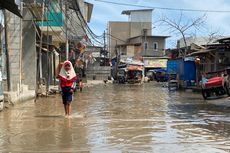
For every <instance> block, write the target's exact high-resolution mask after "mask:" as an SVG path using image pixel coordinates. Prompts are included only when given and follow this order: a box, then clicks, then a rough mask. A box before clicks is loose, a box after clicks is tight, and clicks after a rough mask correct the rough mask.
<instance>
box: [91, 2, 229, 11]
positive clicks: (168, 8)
mask: <svg viewBox="0 0 230 153" xmlns="http://www.w3.org/2000/svg"><path fill="white" fill-rule="evenodd" d="M94 1H97V2H101V3H108V4H114V5H122V6H133V7H141V8H148V9H159V10H168V11H185V12H207V13H230V10H205V9H186V8H170V7H158V6H145V5H136V4H128V3H118V2H111V1H105V0H94Z"/></svg>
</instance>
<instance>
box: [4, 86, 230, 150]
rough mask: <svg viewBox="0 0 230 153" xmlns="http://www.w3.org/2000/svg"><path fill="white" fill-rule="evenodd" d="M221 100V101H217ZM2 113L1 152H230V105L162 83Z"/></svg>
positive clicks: (91, 91) (102, 89) (89, 91)
mask: <svg viewBox="0 0 230 153" xmlns="http://www.w3.org/2000/svg"><path fill="white" fill-rule="evenodd" d="M217 101H218V100H217ZM72 107H73V112H72V117H71V118H69V119H66V118H65V117H64V116H63V106H62V103H61V98H60V96H56V97H51V98H48V99H40V100H39V101H38V102H37V103H33V102H28V103H23V104H20V105H16V106H15V107H14V108H13V109H12V110H7V111H4V112H2V113H0V122H1V124H0V151H1V152H3V151H7V152H9V151H16V152H25V151H27V152H33V151H41V152H42V151H48V152H77V151H79V152H85V151H86V152H192V153H194V152H205V153H206V152H228V151H229V150H230V143H229V142H230V141H229V134H230V130H229V129H230V124H229V123H230V109H229V108H226V107H223V106H219V107H217V106H215V105H212V104H210V103H207V102H205V101H203V99H202V97H201V96H200V95H199V94H195V93H192V92H168V90H167V89H166V88H162V87H161V86H160V85H159V84H154V83H150V84H144V85H140V86H133V85H121V86H120V85H107V86H104V85H99V86H96V87H93V88H86V89H85V90H84V92H83V93H77V94H76V95H75V100H74V102H73V105H72Z"/></svg>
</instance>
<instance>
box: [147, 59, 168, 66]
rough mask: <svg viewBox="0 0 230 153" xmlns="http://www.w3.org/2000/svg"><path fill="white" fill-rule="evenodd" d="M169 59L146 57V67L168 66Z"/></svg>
mask: <svg viewBox="0 0 230 153" xmlns="http://www.w3.org/2000/svg"><path fill="white" fill-rule="evenodd" d="M167 61H168V60H167V59H144V64H145V67H146V68H159V67H162V68H164V67H167Z"/></svg>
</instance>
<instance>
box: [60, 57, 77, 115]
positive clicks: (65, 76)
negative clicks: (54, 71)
mask: <svg viewBox="0 0 230 153" xmlns="http://www.w3.org/2000/svg"><path fill="white" fill-rule="evenodd" d="M58 76H59V80H60V86H61V92H62V100H63V104H64V109H65V116H66V117H68V116H69V115H70V113H71V102H72V100H73V89H72V85H73V82H74V81H75V79H76V78H77V76H76V73H75V71H74V69H73V65H72V63H71V62H70V61H65V62H64V64H63V65H62V68H61V70H60V73H59V75H58Z"/></svg>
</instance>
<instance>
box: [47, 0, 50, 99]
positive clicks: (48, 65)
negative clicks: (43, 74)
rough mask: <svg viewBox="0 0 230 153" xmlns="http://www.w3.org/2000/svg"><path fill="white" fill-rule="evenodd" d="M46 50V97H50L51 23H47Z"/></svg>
mask: <svg viewBox="0 0 230 153" xmlns="http://www.w3.org/2000/svg"><path fill="white" fill-rule="evenodd" d="M48 8H49V2H48V3H47V7H46V12H47V13H48V12H49V10H48ZM46 23H47V24H46V28H47V29H46V48H47V51H46V58H47V59H46V62H47V78H46V95H47V96H48V93H49V80H50V73H49V70H50V63H49V62H50V60H49V21H47V22H46Z"/></svg>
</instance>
